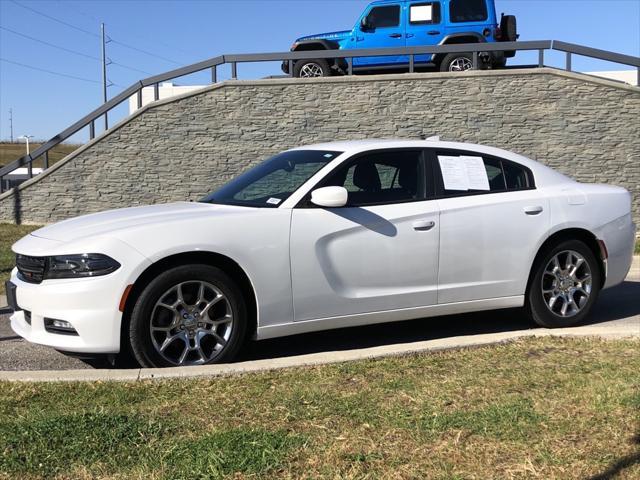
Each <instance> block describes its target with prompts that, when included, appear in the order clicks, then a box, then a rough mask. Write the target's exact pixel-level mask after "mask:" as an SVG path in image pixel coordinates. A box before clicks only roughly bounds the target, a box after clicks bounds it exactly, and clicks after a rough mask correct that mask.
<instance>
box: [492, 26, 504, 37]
mask: <svg viewBox="0 0 640 480" xmlns="http://www.w3.org/2000/svg"><path fill="white" fill-rule="evenodd" d="M493 38H495V39H496V40H502V30H500V27H496V28H495V30H494V31H493Z"/></svg>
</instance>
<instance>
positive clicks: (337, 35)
mask: <svg viewBox="0 0 640 480" xmlns="http://www.w3.org/2000/svg"><path fill="white" fill-rule="evenodd" d="M349 35H351V30H341V31H339V32H329V33H317V34H315V35H308V36H306V37H300V38H298V39H297V40H296V42H301V41H304V40H332V41H334V42H339V41H340V40H344V39H345V38H347V37H348V36H349Z"/></svg>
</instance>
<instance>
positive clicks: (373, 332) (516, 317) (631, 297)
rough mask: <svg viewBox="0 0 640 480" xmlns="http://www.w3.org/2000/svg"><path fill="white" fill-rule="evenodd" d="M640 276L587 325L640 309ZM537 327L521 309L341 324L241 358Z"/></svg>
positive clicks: (602, 302) (260, 346)
mask: <svg viewBox="0 0 640 480" xmlns="http://www.w3.org/2000/svg"><path fill="white" fill-rule="evenodd" d="M639 298H640V282H630V281H627V282H624V283H622V284H621V285H618V286H616V287H614V288H612V289H610V290H605V291H604V292H602V293H601V295H600V297H599V299H598V302H597V303H596V307H595V309H594V311H593V313H592V314H591V315H590V317H589V318H588V319H587V321H586V322H584V323H583V324H582V325H583V326H584V325H597V324H601V323H605V322H612V321H617V320H623V319H627V318H629V317H633V316H634V315H640V301H638V299H639ZM535 328H538V327H537V326H536V325H535V324H534V323H533V322H531V321H530V320H529V319H528V318H527V317H526V315H525V313H524V311H523V310H522V309H505V310H494V311H487V312H478V313H472V314H464V315H450V316H444V317H431V318H422V319H418V320H408V321H404V322H393V323H383V324H376V325H367V326H363V327H351V328H341V329H338V330H328V331H324V332H315V333H307V334H302V335H296V336H292V337H284V338H275V339H269V340H262V341H259V342H251V343H249V344H248V345H247V346H246V347H245V349H244V350H243V352H242V353H241V355H240V357H239V358H238V361H247V360H259V359H266V358H279V357H290V356H295V355H305V354H310V353H318V352H330V351H342V350H353V349H359V348H368V347H377V346H385V345H393V344H402V343H413V342H422V341H426V340H436V339H442V338H449V337H458V336H467V335H482V334H488V333H503V332H514V331H519V330H530V329H535Z"/></svg>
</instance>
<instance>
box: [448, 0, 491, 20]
mask: <svg viewBox="0 0 640 480" xmlns="http://www.w3.org/2000/svg"><path fill="white" fill-rule="evenodd" d="M487 17H488V14H487V3H486V0H451V3H450V4H449V18H450V19H451V21H452V22H454V23H460V22H479V21H483V20H486V19H487Z"/></svg>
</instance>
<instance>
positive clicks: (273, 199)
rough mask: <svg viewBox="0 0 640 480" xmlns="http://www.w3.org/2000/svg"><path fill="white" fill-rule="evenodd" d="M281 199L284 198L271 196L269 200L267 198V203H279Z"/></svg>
mask: <svg viewBox="0 0 640 480" xmlns="http://www.w3.org/2000/svg"><path fill="white" fill-rule="evenodd" d="M281 201H282V200H280V199H279V198H270V199H269V200H267V203H268V204H269V205H279V204H280V202H281Z"/></svg>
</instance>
